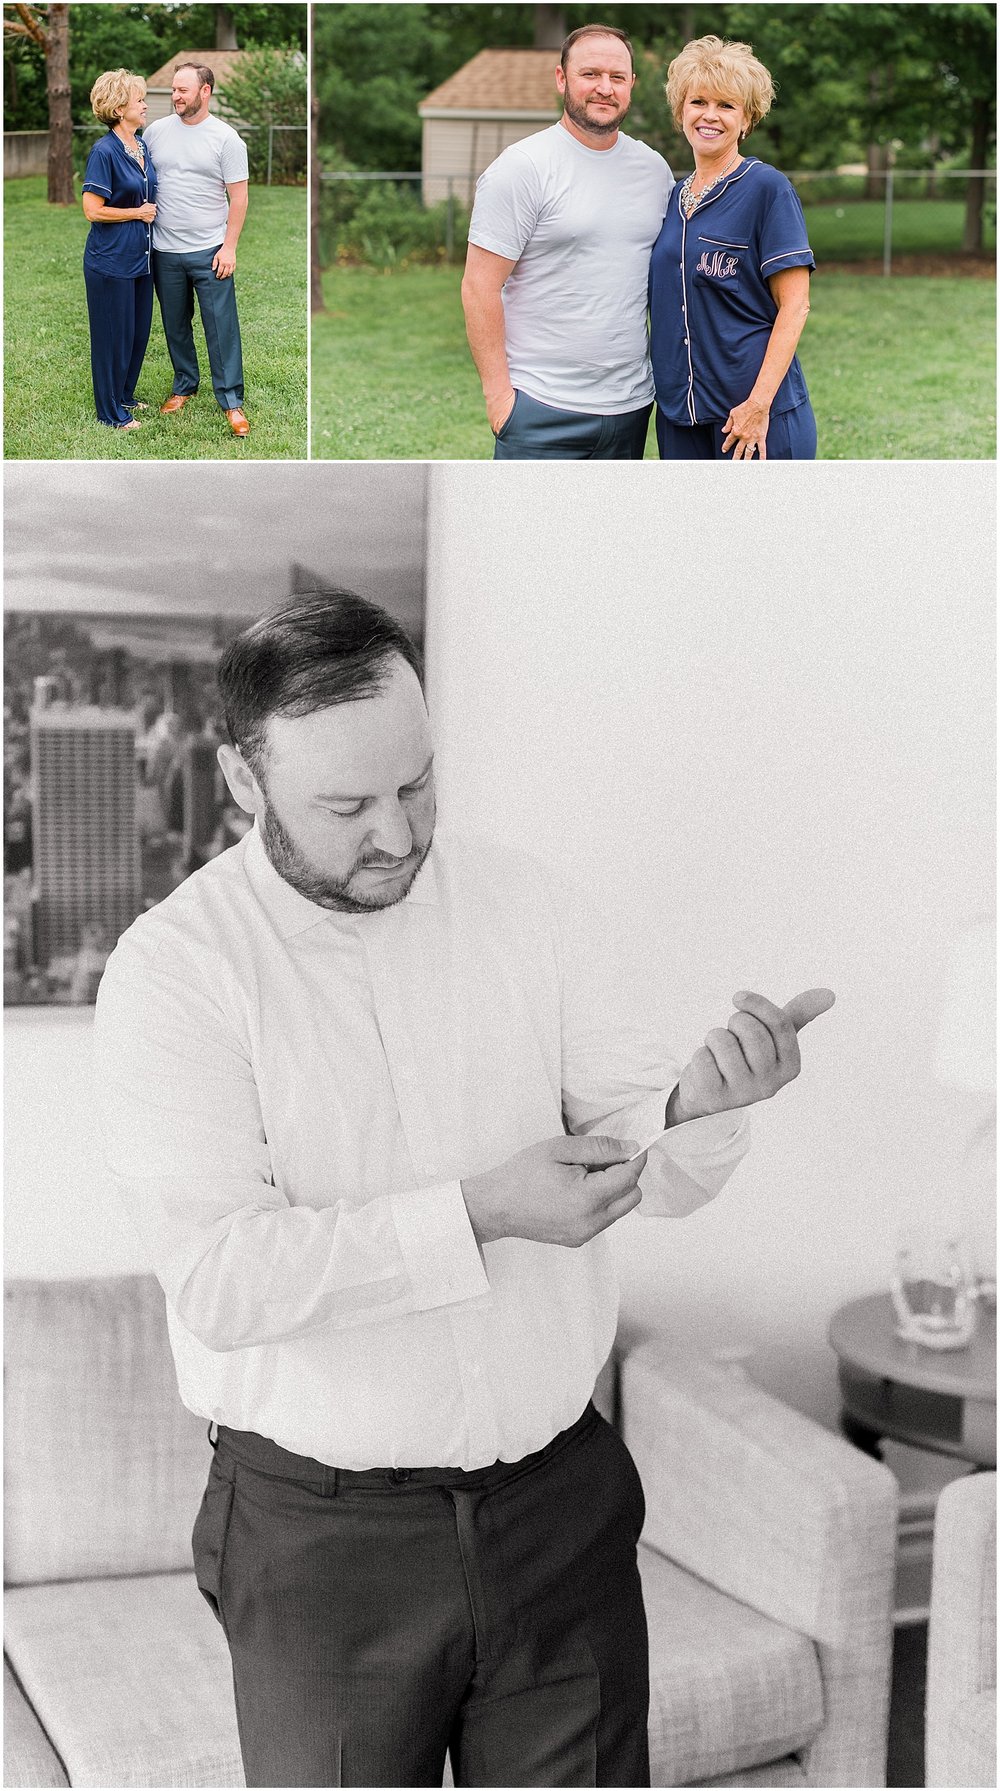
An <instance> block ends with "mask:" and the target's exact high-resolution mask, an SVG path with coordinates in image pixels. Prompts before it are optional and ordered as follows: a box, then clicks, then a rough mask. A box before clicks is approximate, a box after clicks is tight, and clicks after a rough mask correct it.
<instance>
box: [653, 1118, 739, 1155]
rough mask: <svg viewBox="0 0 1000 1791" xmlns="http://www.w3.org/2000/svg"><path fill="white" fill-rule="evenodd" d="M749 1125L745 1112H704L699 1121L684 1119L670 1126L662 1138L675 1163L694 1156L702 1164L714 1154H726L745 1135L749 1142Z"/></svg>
mask: <svg viewBox="0 0 1000 1791" xmlns="http://www.w3.org/2000/svg"><path fill="white" fill-rule="evenodd" d="M749 1131H750V1122H749V1120H748V1119H747V1117H746V1113H745V1110H744V1109H743V1108H741V1107H737V1108H732V1109H730V1111H729V1112H728V1113H706V1114H705V1115H704V1116H703V1117H702V1118H701V1119H685V1120H682V1121H681V1123H680V1124H679V1125H676V1126H671V1127H670V1130H669V1131H668V1132H667V1135H666V1137H665V1138H664V1139H663V1141H662V1142H663V1145H664V1148H665V1149H666V1150H668V1151H669V1152H670V1155H671V1156H672V1157H674V1158H676V1159H678V1160H680V1159H682V1158H685V1157H697V1158H698V1159H699V1160H701V1161H703V1160H704V1159H705V1158H706V1157H708V1158H711V1157H712V1156H714V1155H715V1153H716V1152H717V1151H718V1152H722V1151H728V1150H729V1149H730V1148H731V1146H732V1145H733V1144H734V1142H735V1141H736V1139H737V1138H738V1137H739V1135H740V1133H741V1132H745V1133H746V1134H747V1135H748V1139H749Z"/></svg>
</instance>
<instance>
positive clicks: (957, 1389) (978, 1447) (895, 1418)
mask: <svg viewBox="0 0 1000 1791" xmlns="http://www.w3.org/2000/svg"><path fill="white" fill-rule="evenodd" d="M894 1324H895V1313H894V1311H893V1306H892V1301H891V1299H890V1298H889V1295H888V1294H887V1293H878V1294H868V1295H866V1297H865V1298H864V1299H861V1300H850V1301H848V1303H847V1305H846V1306H841V1307H839V1308H838V1310H837V1311H836V1312H835V1313H834V1315H833V1318H832V1319H831V1321H830V1330H829V1338H830V1343H831V1346H832V1347H833V1349H834V1351H835V1352H836V1355H837V1360H838V1371H839V1379H840V1396H841V1403H842V1412H841V1427H842V1429H843V1432H844V1435H845V1436H847V1437H848V1438H849V1439H850V1441H851V1442H853V1443H857V1444H858V1446H859V1447H860V1448H862V1449H865V1450H866V1451H867V1452H868V1453H869V1454H871V1455H877V1454H878V1452H879V1449H878V1446H879V1442H880V1441H881V1439H882V1438H883V1437H893V1438H895V1439H896V1441H898V1442H901V1443H914V1444H916V1446H917V1447H918V1448H919V1449H934V1450H938V1451H939V1452H940V1453H942V1454H944V1455H956V1456H958V1457H959V1458H960V1459H961V1460H963V1461H968V1462H972V1463H973V1464H974V1465H975V1466H976V1467H980V1468H995V1467H996V1461H997V1441H996V1425H997V1367H996V1349H997V1315H996V1307H995V1306H992V1305H990V1306H987V1305H986V1304H985V1302H983V1301H980V1303H979V1316H978V1322H977V1325H976V1329H975V1332H974V1334H973V1337H972V1340H971V1342H970V1343H969V1344H968V1346H967V1348H965V1349H960V1350H933V1349H924V1348H922V1347H921V1346H920V1344H917V1343H904V1342H902V1340H901V1339H900V1338H899V1337H897V1336H896V1333H895V1329H894Z"/></svg>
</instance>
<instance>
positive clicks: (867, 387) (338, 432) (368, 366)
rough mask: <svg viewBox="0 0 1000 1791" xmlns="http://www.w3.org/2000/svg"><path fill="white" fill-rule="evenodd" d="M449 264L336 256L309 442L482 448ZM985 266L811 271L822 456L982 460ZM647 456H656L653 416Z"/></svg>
mask: <svg viewBox="0 0 1000 1791" xmlns="http://www.w3.org/2000/svg"><path fill="white" fill-rule="evenodd" d="M461 278H462V274H461V269H460V268H458V267H412V268H408V269H403V270H398V271H396V272H393V273H377V272H375V271H373V270H371V269H369V268H340V269H333V270H331V271H330V272H329V273H328V274H327V277H326V283H325V288H324V290H325V297H326V305H327V312H326V314H325V315H324V316H321V317H317V318H314V319H313V337H312V367H313V371H312V394H313V397H312V403H313V442H312V451H313V454H314V456H315V457H316V458H318V459H334V460H366V459H367V460H409V459H416V460H422V459H425V460H485V459H489V458H490V456H491V455H492V452H493V438H492V436H491V435H490V432H489V428H488V426H487V423H486V417H485V412H484V410H483V404H482V396H481V393H480V389H479V381H478V378H477V376H476V372H475V368H474V367H473V365H472V360H471V357H470V355H469V351H468V348H467V346H466V341H465V331H464V327H463V322H462V306H461V299H460V294H459V286H460V284H461ZM995 310H996V287H995V285H994V283H993V281H991V280H983V279H935V278H923V277H921V278H912V279H904V278H898V279H896V278H893V279H891V280H883V279H882V278H881V277H880V276H870V275H863V274H846V273H839V272H838V273H830V274H826V275H824V274H822V272H821V273H820V274H819V275H817V277H816V279H815V280H814V283H813V294H812V312H811V315H810V318H809V322H808V324H807V326H806V331H805V335H804V336H803V339H802V345H801V350H800V354H801V360H802V365H803V368H804V370H805V375H806V380H807V382H808V384H809V389H810V394H811V397H812V400H813V405H814V407H815V410H816V417H817V422H818V425H819V456H820V458H821V459H823V460H886V459H890V460H962V459H969V460H988V459H991V458H992V457H993V455H994V452H995V438H996V401H995ZM646 452H647V458H649V459H653V458H655V456H656V447H655V443H654V441H653V431H652V429H650V439H649V443H648V446H647V451H646Z"/></svg>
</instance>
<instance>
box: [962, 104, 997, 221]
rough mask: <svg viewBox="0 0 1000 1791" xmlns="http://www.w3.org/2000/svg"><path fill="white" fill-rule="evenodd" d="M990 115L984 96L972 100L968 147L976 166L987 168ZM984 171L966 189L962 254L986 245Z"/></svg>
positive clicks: (973, 163) (974, 177)
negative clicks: (984, 240)
mask: <svg viewBox="0 0 1000 1791" xmlns="http://www.w3.org/2000/svg"><path fill="white" fill-rule="evenodd" d="M989 129H990V115H989V105H988V103H987V101H986V100H985V99H974V100H973V101H972V146H971V149H970V151H969V153H970V156H971V158H972V167H973V168H985V166H986V147H987V143H988V141H989ZM985 186H986V181H985V178H984V177H983V175H981V174H980V175H979V176H978V177H977V176H976V175H973V176H972V179H971V180H970V181H969V184H968V186H967V187H966V189H965V227H964V229H963V231H962V254H963V255H978V254H980V253H981V251H982V247H983V198H984V192H983V189H984V188H985Z"/></svg>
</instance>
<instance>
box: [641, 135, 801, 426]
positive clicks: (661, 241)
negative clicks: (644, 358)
mask: <svg viewBox="0 0 1000 1791" xmlns="http://www.w3.org/2000/svg"><path fill="white" fill-rule="evenodd" d="M680 193H681V187H680V183H678V185H677V186H675V187H674V190H673V192H672V193H671V195H670V199H669V202H668V205H667V214H666V217H665V218H664V220H663V227H662V229H661V231H660V234H659V236H658V237H657V240H656V242H655V243H654V245H653V252H652V256H651V258H650V263H649V319H650V353H651V358H652V363H653V379H654V381H655V383H656V402H657V404H658V405H659V407H660V409H661V410H662V412H663V414H664V416H665V417H667V418H668V419H669V421H670V422H671V423H676V424H680V425H682V426H683V425H685V424H693V423H721V422H724V421H725V419H726V417H728V415H729V412H730V410H731V409H732V407H733V405H734V404H742V402H743V400H744V399H745V398H749V396H750V393H751V390H752V389H753V384H754V381H755V379H756V378H757V375H758V373H759V372H760V368H761V362H762V361H763V359H764V355H765V352H766V350H767V344H768V340H769V338H770V335H771V330H772V327H773V325H774V320H775V318H776V317H777V315H778V307H777V305H776V304H775V302H774V299H773V298H772V296H771V290H770V287H769V286H768V284H767V281H768V277H769V275H771V274H775V273H779V272H780V271H781V269H782V268H786V267H808V268H812V267H815V265H816V263H815V261H814V259H813V253H812V250H811V249H810V247H809V240H808V237H807V235H806V221H805V218H804V216H803V213H802V206H801V204H800V203H799V197H798V194H797V193H796V191H795V188H794V187H793V186H792V184H791V181H790V180H788V179H787V177H786V176H785V175H784V174H781V173H780V172H779V171H778V169H777V168H772V167H770V166H769V165H768V163H766V162H758V161H757V160H755V159H754V158H753V157H748V158H747V159H746V160H745V161H744V162H742V163H741V165H740V166H739V167H738V168H737V169H736V170H735V172H734V173H733V174H731V175H729V177H728V179H726V180H723V181H721V182H720V184H719V185H718V187H716V188H713V190H712V191H711V192H710V193H708V194H707V195H706V197H705V198H704V199H702V201H701V203H700V204H699V205H697V206H696V207H695V209H694V211H693V212H692V214H691V216H690V218H685V216H684V213H683V212H682V210H681V206H680ZM808 396H809V393H808V391H807V389H806V382H805V378H804V376H803V373H802V368H801V367H800V365H799V359H798V356H797V355H796V356H795V358H794V360H793V361H792V364H791V366H790V367H789V369H788V372H787V373H786V374H785V377H784V379H783V380H782V382H781V384H780V386H779V387H778V390H777V392H776V393H775V396H774V402H773V404H772V405H771V410H772V413H773V414H774V415H776V416H777V415H778V414H779V413H780V412H782V411H786V410H794V409H795V407H796V405H799V404H803V403H804V402H805V400H806V399H807V398H808Z"/></svg>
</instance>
